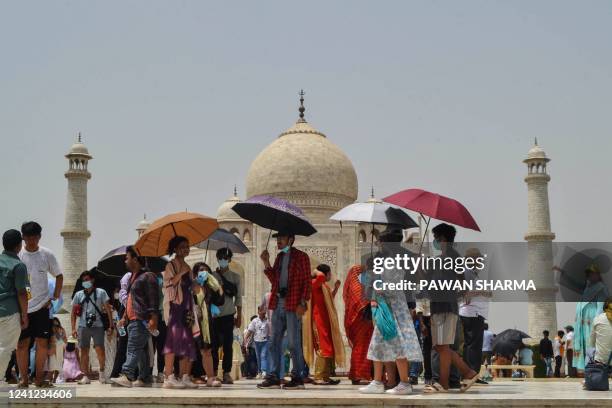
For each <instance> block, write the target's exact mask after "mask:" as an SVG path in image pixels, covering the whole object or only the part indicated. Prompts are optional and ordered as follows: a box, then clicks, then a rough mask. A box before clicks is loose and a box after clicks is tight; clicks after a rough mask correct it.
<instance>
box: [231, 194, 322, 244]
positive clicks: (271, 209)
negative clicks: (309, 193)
mask: <svg viewBox="0 0 612 408" xmlns="http://www.w3.org/2000/svg"><path fill="white" fill-rule="evenodd" d="M232 210H234V211H235V212H236V214H238V215H239V216H240V217H242V218H244V219H245V220H249V221H251V222H252V223H254V224H257V225H259V226H260V227H263V228H268V229H270V230H274V231H281V232H288V233H292V234H294V235H303V236H307V237H308V236H310V235H312V234H314V233H315V232H317V230H316V229H315V228H314V227H313V226H312V224H311V223H310V221H309V220H308V218H306V216H305V215H304V212H303V211H302V209H301V208H299V207H297V206H295V205H293V204H291V203H290V202H288V201H285V200H283V199H280V198H276V197H271V196H266V195H260V196H254V197H251V198H249V199H248V200H246V201H243V202H241V203H237V204H234V206H233V207H232Z"/></svg>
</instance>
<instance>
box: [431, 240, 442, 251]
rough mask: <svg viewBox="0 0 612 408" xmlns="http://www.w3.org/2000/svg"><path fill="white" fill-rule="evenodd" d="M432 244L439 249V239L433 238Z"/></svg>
mask: <svg viewBox="0 0 612 408" xmlns="http://www.w3.org/2000/svg"><path fill="white" fill-rule="evenodd" d="M432 244H433V247H434V249H437V250H438V251H439V250H440V241H438V240H437V239H434V240H433V242H432Z"/></svg>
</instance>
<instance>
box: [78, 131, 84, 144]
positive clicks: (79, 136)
mask: <svg viewBox="0 0 612 408" xmlns="http://www.w3.org/2000/svg"><path fill="white" fill-rule="evenodd" d="M77 141H78V142H79V143H83V140H82V139H81V132H80V131H79V134H78V136H77Z"/></svg>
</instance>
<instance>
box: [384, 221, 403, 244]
mask: <svg viewBox="0 0 612 408" xmlns="http://www.w3.org/2000/svg"><path fill="white" fill-rule="evenodd" d="M379 239H380V240H381V241H387V240H390V241H391V242H401V241H403V239H404V231H403V230H402V227H401V226H399V225H395V224H389V225H387V228H385V230H384V231H383V232H381V233H380V236H379Z"/></svg>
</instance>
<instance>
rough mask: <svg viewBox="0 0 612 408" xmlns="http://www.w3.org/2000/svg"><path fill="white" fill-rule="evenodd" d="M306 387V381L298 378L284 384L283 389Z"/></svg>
mask: <svg viewBox="0 0 612 408" xmlns="http://www.w3.org/2000/svg"><path fill="white" fill-rule="evenodd" d="M304 388H305V387H304V382H303V381H302V380H296V379H291V381H289V382H288V383H287V384H285V385H283V390H303V389H304Z"/></svg>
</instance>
